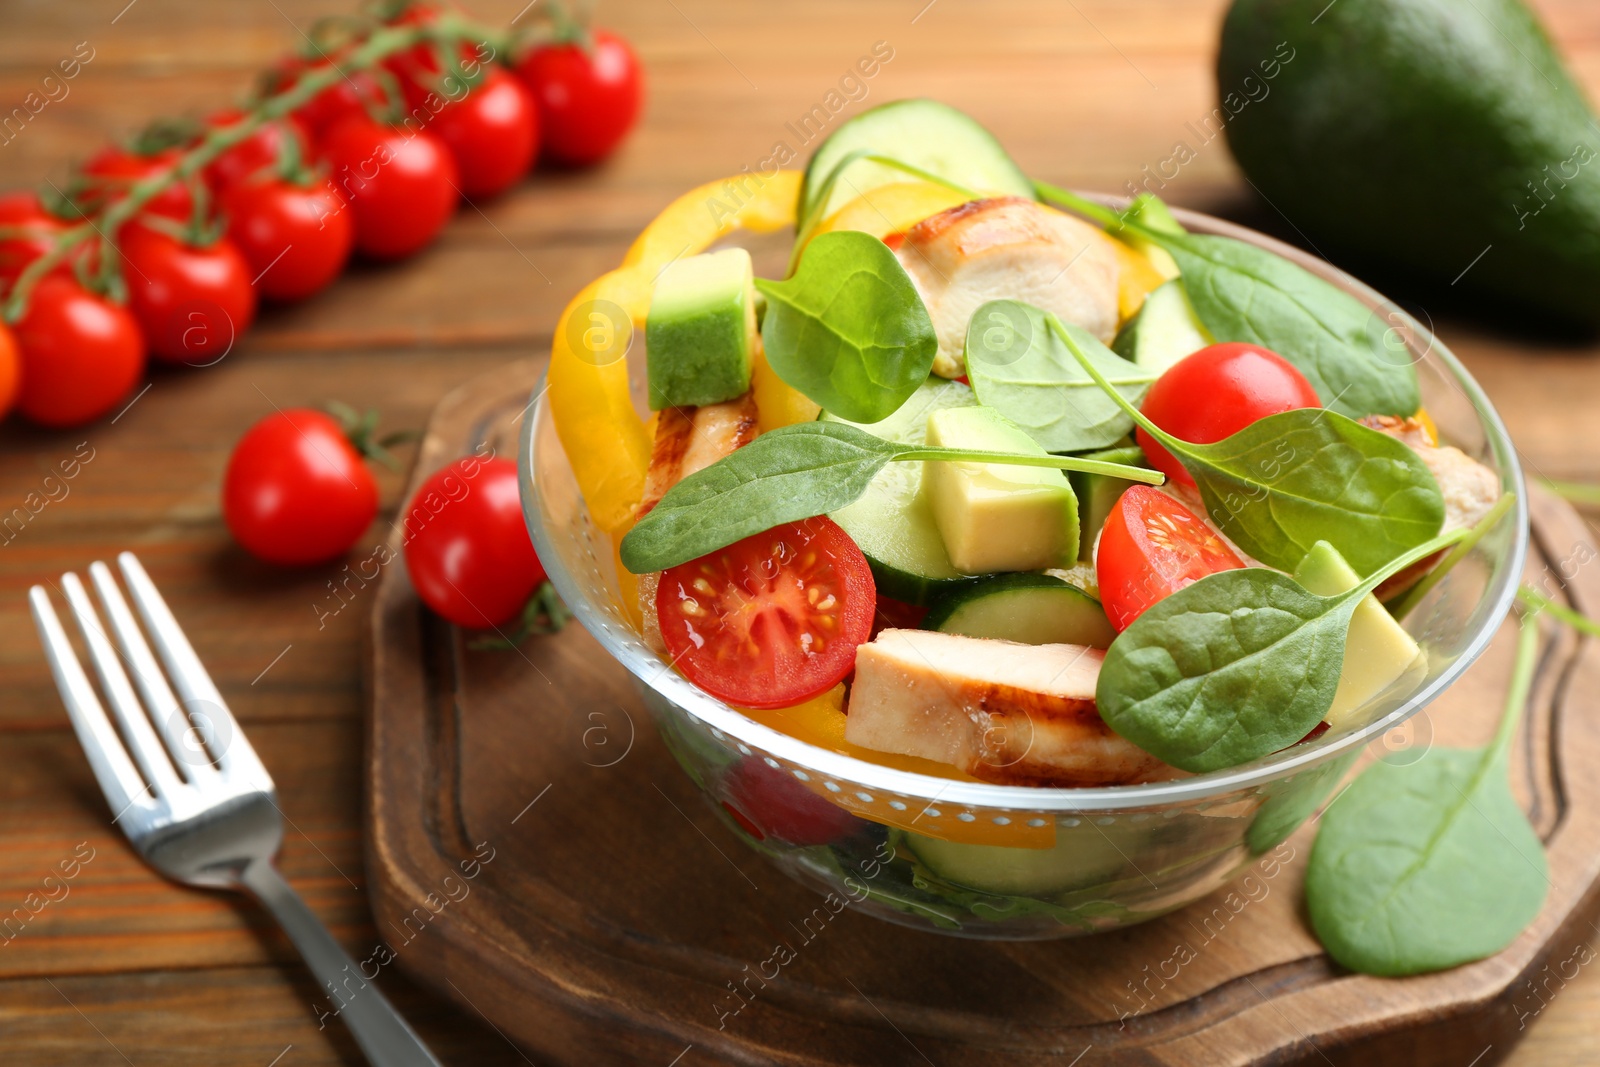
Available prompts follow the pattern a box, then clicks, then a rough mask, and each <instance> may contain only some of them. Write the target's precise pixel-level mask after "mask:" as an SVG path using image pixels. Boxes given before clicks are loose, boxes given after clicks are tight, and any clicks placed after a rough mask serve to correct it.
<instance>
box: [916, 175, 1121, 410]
mask: <svg viewBox="0 0 1600 1067" xmlns="http://www.w3.org/2000/svg"><path fill="white" fill-rule="evenodd" d="M895 254H896V255H897V256H899V257H900V264H901V266H903V267H905V269H906V273H907V274H909V275H910V276H911V280H912V282H913V283H914V284H915V285H916V287H917V291H918V293H919V294H920V295H921V296H922V301H923V303H924V304H926V305H927V308H928V315H929V316H930V317H931V318H932V319H933V326H934V330H935V332H937V333H938V335H939V354H938V355H937V356H936V357H935V358H934V361H933V372H934V373H935V374H939V375H942V376H944V377H946V378H956V377H959V376H961V375H962V374H965V373H966V369H965V361H964V358H963V353H964V350H965V348H966V339H967V324H968V323H969V322H970V321H971V320H972V314H973V312H975V311H977V310H978V308H979V307H981V306H982V305H984V304H985V303H987V302H989V301H990V300H1000V299H1010V300H1021V301H1024V302H1026V303H1029V304H1032V305H1034V306H1035V307H1038V308H1041V309H1043V310H1045V311H1053V312H1055V313H1056V316H1057V317H1058V318H1060V319H1061V321H1062V322H1070V323H1072V324H1074V325H1076V326H1081V327H1083V328H1084V329H1085V330H1088V331H1089V332H1090V333H1092V334H1094V335H1095V336H1096V337H1098V338H1099V339H1100V340H1102V341H1110V340H1111V337H1112V334H1114V333H1115V332H1116V329H1117V257H1116V253H1115V252H1114V251H1113V250H1112V247H1111V244H1110V242H1109V241H1107V240H1106V238H1105V237H1104V236H1103V235H1102V234H1101V233H1100V232H1099V231H1098V230H1096V229H1095V228H1094V227H1093V226H1091V225H1089V224H1088V223H1086V222H1083V221H1081V220H1079V219H1075V218H1073V217H1071V216H1070V215H1064V214H1062V213H1061V212H1059V211H1052V210H1050V209H1049V208H1046V207H1042V206H1040V205H1039V204H1036V203H1034V202H1033V201H1031V200H1023V199H1021V198H1020V197H1004V198H1000V199H993V200H974V201H972V202H971V203H967V204H961V205H959V206H957V207H953V208H950V209H949V210H947V211H941V212H940V213H939V214H937V215H934V216H932V217H931V218H927V219H924V220H923V221H922V222H919V223H918V224H917V225H915V226H913V227H912V228H911V229H910V230H908V231H906V235H905V240H904V241H903V242H902V243H901V245H900V247H899V248H898V249H897V250H896V252H895Z"/></svg>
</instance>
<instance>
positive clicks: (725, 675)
mask: <svg viewBox="0 0 1600 1067" xmlns="http://www.w3.org/2000/svg"><path fill="white" fill-rule="evenodd" d="M876 600H877V589H876V587H875V586H874V584H873V581H872V571H871V570H870V569H869V568H868V567H867V559H866V557H865V556H863V555H862V554H861V550H860V549H859V548H857V547H856V544H855V542H854V541H852V540H850V536H849V535H848V534H846V533H845V532H844V531H843V530H841V529H840V528H839V527H838V525H837V524H835V523H834V522H833V521H832V520H830V519H826V518H815V519H807V520H805V521H804V522H791V523H786V524H784V525H782V526H778V527H774V528H773V529H771V530H768V531H766V532H765V533H759V534H755V535H754V536H752V537H747V538H745V539H744V540H743V541H739V542H737V543H735V544H732V545H729V546H728V547H727V548H723V549H719V550H718V551H716V552H712V553H711V554H709V555H706V556H702V557H701V558H699V559H696V560H690V561H689V562H688V563H683V564H679V565H678V566H676V567H673V568H671V569H670V570H667V571H665V572H663V573H662V575H661V587H660V589H659V590H658V591H657V593H656V617H657V619H658V620H659V622H660V623H661V634H662V637H663V639H664V640H665V641H666V644H667V653H668V658H669V659H670V660H671V662H672V663H673V665H674V666H676V667H677V668H678V669H679V670H680V671H682V672H683V674H684V676H685V677H686V678H688V679H689V680H690V681H691V682H693V683H694V684H695V685H698V686H699V687H700V688H701V689H704V690H705V691H706V692H708V693H710V694H711V695H712V696H714V697H717V698H718V699H720V700H725V701H727V702H728V703H730V704H737V705H739V706H741V707H747V708H783V707H788V706H790V705H791V704H798V703H800V702H801V701H802V700H808V699H810V698H811V697H814V696H816V695H817V694H818V693H821V692H824V691H826V690H828V689H831V688H833V687H834V686H835V685H837V684H838V683H839V682H840V681H841V680H842V679H843V678H844V676H845V675H847V674H849V673H850V671H851V669H852V668H853V667H854V666H855V662H856V646H857V645H860V644H863V643H864V642H866V641H867V640H868V639H869V638H870V637H871V634H872V618H873V611H874V607H875V604H876Z"/></svg>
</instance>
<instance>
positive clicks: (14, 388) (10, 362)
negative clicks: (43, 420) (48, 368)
mask: <svg viewBox="0 0 1600 1067" xmlns="http://www.w3.org/2000/svg"><path fill="white" fill-rule="evenodd" d="M21 386H22V354H21V353H20V352H18V351H17V340H16V338H15V337H13V336H11V331H10V330H8V329H6V328H5V327H4V326H0V419H3V418H5V417H6V415H7V414H8V413H9V412H10V411H11V407H12V405H13V404H15V403H16V402H17V393H18V392H19V391H20V390H21Z"/></svg>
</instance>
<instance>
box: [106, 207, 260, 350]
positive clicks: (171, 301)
mask: <svg viewBox="0 0 1600 1067" xmlns="http://www.w3.org/2000/svg"><path fill="white" fill-rule="evenodd" d="M120 247H121V249H122V254H123V256H124V257H126V260H127V268H128V269H127V270H126V271H125V272H124V274H123V277H124V279H125V280H126V281H127V284H128V306H129V307H130V308H131V309H132V311H133V314H134V317H135V318H136V319H138V320H139V328H140V329H141V330H143V331H144V336H145V340H147V341H148V342H149V343H150V353H151V355H153V356H155V357H156V358H157V359H163V360H167V361H168V362H172V363H190V364H196V365H206V364H210V363H215V362H216V361H217V360H219V359H221V358H222V357H223V356H225V355H227V354H228V351H229V350H230V349H231V348H232V347H233V343H234V341H235V340H236V339H237V338H238V337H239V336H240V335H242V334H243V333H244V332H245V331H246V330H247V329H249V328H250V323H251V322H252V321H254V319H255V315H256V294H255V290H254V289H252V288H251V287H250V266H249V264H247V263H246V262H245V259H244V256H242V255H240V254H239V250H238V249H237V248H235V247H234V245H233V242H232V241H230V240H228V239H227V238H226V237H223V238H219V239H218V240H216V241H213V242H212V243H211V244H209V245H205V246H203V247H201V246H196V245H187V244H184V243H183V242H182V241H179V240H177V239H176V238H173V237H169V236H167V235H166V234H164V233H159V232H157V231H155V230H153V229H150V228H149V227H146V226H139V225H133V226H128V227H126V228H125V229H124V230H123V231H122V240H121V242H120Z"/></svg>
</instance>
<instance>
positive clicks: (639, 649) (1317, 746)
mask: <svg viewBox="0 0 1600 1067" xmlns="http://www.w3.org/2000/svg"><path fill="white" fill-rule="evenodd" d="M1082 195H1084V196H1087V197H1091V198H1092V199H1095V200H1097V201H1099V202H1101V203H1105V204H1107V205H1108V206H1113V207H1121V206H1125V205H1126V204H1127V203H1128V200H1129V198H1128V197H1123V196H1113V195H1107V194H1098V193H1089V192H1086V193H1083V194H1082ZM1172 211H1173V215H1174V216H1175V217H1176V218H1177V219H1178V221H1179V222H1181V223H1183V225H1184V226H1185V228H1186V229H1189V230H1192V231H1194V232H1197V233H1207V234H1216V235H1219V236H1225V237H1233V238H1236V239H1239V240H1242V241H1246V242H1247V243H1250V244H1253V245H1256V246H1257V247H1260V248H1264V249H1267V250H1268V251H1271V252H1274V253H1276V254H1278V255H1280V256H1283V257H1284V258H1285V259H1288V260H1290V261H1292V262H1294V263H1296V264H1298V265H1300V266H1302V267H1305V268H1306V269H1307V270H1310V271H1311V272H1312V273H1314V274H1316V275H1318V276H1319V277H1322V278H1323V279H1324V280H1326V281H1329V282H1332V283H1333V284H1335V285H1336V286H1339V287H1341V288H1343V289H1344V290H1345V291H1347V292H1349V293H1350V294H1351V295H1352V296H1355V297H1356V298H1357V299H1358V300H1361V301H1362V302H1363V303H1364V304H1366V305H1367V306H1369V307H1371V308H1373V309H1374V310H1377V309H1378V308H1388V309H1390V311H1391V312H1392V314H1393V315H1395V316H1398V317H1399V318H1400V319H1401V320H1402V321H1403V323H1404V325H1405V326H1406V327H1407V328H1408V329H1409V330H1410V331H1411V332H1412V334H1413V336H1414V337H1415V338H1417V339H1418V340H1419V341H1426V342H1427V347H1426V350H1425V352H1424V356H1427V355H1437V356H1438V358H1439V360H1440V362H1441V363H1442V364H1443V365H1444V367H1445V369H1446V370H1448V371H1449V375H1448V378H1453V384H1454V385H1455V386H1456V387H1457V388H1459V389H1460V390H1461V392H1462V393H1463V395H1464V396H1465V397H1466V399H1467V400H1468V401H1469V402H1470V403H1471V404H1472V406H1473V408H1474V410H1475V411H1476V412H1477V414H1478V417H1479V420H1480V422H1481V424H1482V428H1483V430H1484V432H1485V435H1486V437H1487V442H1488V445H1489V448H1490V450H1491V452H1492V454H1493V456H1494V459H1495V462H1496V464H1497V465H1498V467H1499V472H1498V473H1499V474H1500V479H1501V484H1502V486H1507V487H1508V488H1509V489H1510V491H1512V492H1514V493H1515V494H1516V499H1515V502H1514V504H1513V507H1512V515H1513V517H1514V522H1515V525H1514V527H1513V530H1512V543H1511V546H1510V552H1509V559H1508V560H1507V564H1506V565H1505V566H1504V567H1503V568H1501V570H1500V572H1499V573H1498V574H1497V575H1496V577H1495V579H1494V581H1493V582H1492V583H1491V585H1490V587H1489V588H1488V589H1487V590H1486V591H1485V599H1486V600H1488V601H1489V603H1490V609H1489V611H1488V613H1487V614H1486V615H1485V616H1484V619H1483V623H1482V624H1481V626H1480V627H1479V629H1478V630H1477V632H1475V633H1473V634H1472V635H1471V637H1470V639H1469V640H1468V642H1467V644H1466V647H1465V648H1463V649H1462V651H1461V652H1460V654H1459V655H1457V656H1456V657H1455V659H1454V660H1453V661H1452V662H1451V663H1449V664H1448V665H1447V666H1446V667H1445V668H1444V670H1443V671H1441V672H1440V674H1439V676H1438V677H1437V678H1435V679H1434V680H1433V681H1432V682H1430V683H1429V684H1427V685H1425V686H1423V687H1422V688H1420V689H1418V690H1417V691H1416V692H1414V693H1412V694H1411V696H1410V697H1408V698H1407V699H1406V701H1405V702H1404V703H1403V704H1401V705H1400V706H1399V707H1397V708H1395V709H1394V710H1392V711H1391V712H1389V713H1388V714H1387V715H1383V716H1381V717H1379V718H1377V719H1375V720H1373V721H1372V722H1370V723H1368V724H1367V725H1366V726H1364V727H1362V728H1361V729H1359V730H1355V731H1352V732H1350V733H1348V734H1343V735H1340V736H1337V737H1333V738H1331V739H1329V740H1327V741H1319V742H1314V743H1312V744H1309V745H1303V746H1301V745H1296V746H1292V747H1290V748H1288V749H1284V750H1282V751H1281V752H1277V753H1273V754H1271V755H1268V756H1264V757H1262V758H1261V759H1258V760H1255V761H1253V762H1251V763H1246V764H1241V765H1240V766H1237V767H1229V768H1226V769H1224V770H1219V771H1210V772H1207V773H1205V774H1197V775H1193V776H1190V777H1187V778H1179V779H1175V780H1171V781H1164V782H1150V783H1145V784H1140V785H1120V786H1092V787H1041V786H1025V785H996V784H991V783H988V782H964V781H958V780H955V779H949V778H940V777H936V776H934V775H928V774H921V773H918V772H915V771H904V770H899V769H897V768H893V767H887V766H884V765H882V764H879V763H873V762H872V761H870V760H865V759H861V758H858V757H856V756H848V755H845V754H843V753H840V752H834V751H832V750H830V749H826V748H822V747H820V746H818V745H814V744H812V743H811V742H809V741H804V740H801V739H800V738H798V737H794V736H793V735H790V734H786V733H784V732H783V731H781V730H777V729H774V728H773V727H770V726H766V725H764V724H762V723H759V722H757V721H755V720H754V719H752V718H750V717H749V716H747V715H745V714H744V713H743V712H741V711H739V710H738V709H736V708H734V707H732V706H731V705H729V704H725V703H723V702H722V701H720V700H718V699H716V698H715V697H713V696H711V695H710V694H708V693H706V692H704V691H703V690H701V689H699V688H698V687H697V686H695V685H694V684H693V683H692V682H690V681H689V680H688V679H686V678H684V677H683V676H682V675H680V674H678V673H677V672H676V671H673V670H670V669H669V668H668V665H667V664H665V663H663V662H662V660H661V658H660V656H658V655H657V654H656V653H655V652H654V651H653V650H652V649H650V648H649V646H647V645H646V644H645V643H644V641H643V638H642V637H640V635H639V634H637V633H636V632H634V631H633V629H632V627H614V626H613V625H612V624H611V622H610V620H608V619H605V618H603V617H602V615H601V612H600V611H599V609H598V608H597V607H596V606H595V605H594V603H593V602H592V601H591V600H590V598H589V596H588V595H587V593H586V590H585V589H584V588H583V587H582V586H580V585H579V584H578V582H577V581H576V580H575V579H574V577H573V576H572V575H571V574H570V573H569V572H568V571H567V569H566V567H565V566H564V565H563V564H562V563H561V561H560V557H559V556H558V555H557V554H556V552H555V551H554V548H555V543H554V540H553V538H552V535H551V532H550V531H549V530H548V529H547V528H546V526H545V523H544V517H543V515H542V513H541V510H540V506H539V500H540V494H539V492H538V488H537V484H536V482H535V480H534V478H533V472H534V470H535V460H536V455H535V450H536V448H537V443H536V438H537V434H536V433H535V428H536V427H537V426H538V424H539V421H540V418H541V416H543V415H544V414H545V412H546V404H547V398H546V397H545V395H544V394H545V383H546V375H544V374H541V375H540V378H539V382H538V384H537V385H536V386H535V388H534V395H533V400H532V401H531V402H530V404H529V406H528V408H527V409H525V411H526V414H525V415H524V418H523V420H522V428H521V431H520V437H519V444H518V458H517V462H518V467H519V475H520V479H519V481H520V490H521V492H520V496H521V502H522V511H523V517H524V519H525V521H526V523H527V526H528V532H529V534H530V536H531V537H532V539H533V543H534V547H535V548H536V549H537V551H538V553H539V557H540V559H541V560H543V561H545V567H546V570H547V572H548V574H549V577H550V580H551V581H552V582H553V583H554V585H555V587H556V590H557V592H559V593H560V594H561V596H562V598H563V599H564V600H565V601H566V602H567V605H568V607H569V608H570V609H571V610H572V612H573V614H574V615H575V616H576V617H577V619H578V621H579V622H581V623H582V624H583V626H584V628H585V629H586V630H588V631H589V633H590V634H591V635H592V636H593V637H594V638H595V640H596V641H598V642H599V643H600V645H601V647H603V648H604V649H605V650H606V652H607V653H608V654H609V655H610V656H611V657H612V658H613V659H615V660H617V661H618V662H619V663H621V664H622V665H623V666H624V667H625V668H627V669H628V670H629V671H630V672H631V673H632V674H633V675H634V676H635V677H636V678H637V679H638V680H639V681H640V682H641V683H643V684H644V685H646V686H648V687H649V688H651V689H653V690H654V691H655V692H656V693H657V695H659V696H660V697H662V698H663V699H664V700H666V701H668V702H669V703H670V704H672V705H674V706H676V707H679V708H681V709H683V710H684V711H685V712H687V713H688V714H689V715H690V716H691V717H693V718H695V719H697V720H699V721H700V722H701V723H703V724H704V725H705V726H706V727H707V728H709V729H710V730H711V731H712V732H713V735H714V736H717V738H718V740H723V739H724V737H723V735H726V736H727V737H731V738H733V739H734V740H736V741H738V742H742V743H743V744H744V745H748V746H750V747H751V748H752V749H758V750H760V751H761V752H763V753H765V754H767V755H770V756H773V757H776V758H779V759H782V760H785V761H787V762H788V763H789V764H791V765H793V766H794V767H796V768H802V769H804V770H805V771H809V772H812V773H815V774H818V775H821V776H823V777H824V779H826V780H829V781H833V780H837V782H841V783H849V784H851V785H860V786H864V787H867V788H874V789H880V790H883V791H885V792H890V793H895V794H898V795H901V796H906V797H911V798H915V799H917V800H922V801H926V802H927V803H929V804H932V803H934V802H938V803H941V804H947V805H951V806H956V807H962V808H968V809H972V808H980V809H1004V810H1006V811H1038V812H1041V813H1051V814H1055V813H1073V812H1101V811H1134V810H1138V809H1145V808H1153V807H1164V806H1170V805H1181V804H1192V803H1196V802H1199V801H1203V800H1206V799H1208V798H1211V797H1215V796H1218V795H1220V794H1227V793H1233V792H1236V791H1239V790H1243V789H1248V788H1252V787H1256V786H1262V785H1267V784H1270V783H1274V782H1278V781H1281V780H1284V779H1287V778H1289V777H1292V776H1293V775H1295V774H1297V773H1299V772H1301V771H1306V770H1310V769H1312V768H1314V767H1317V766H1319V765H1321V764H1324V763H1327V762H1329V761H1331V760H1334V759H1337V758H1338V757H1340V756H1342V755H1345V754H1348V753H1354V752H1355V751H1356V750H1357V749H1359V748H1361V747H1364V746H1365V745H1366V744H1368V743H1369V742H1370V741H1372V740H1373V739H1374V738H1376V737H1378V736H1380V735H1382V734H1383V733H1386V732H1387V731H1389V730H1391V729H1393V728H1394V727H1395V726H1397V725H1399V724H1400V723H1403V722H1405V721H1406V720H1407V719H1409V718H1411V717H1412V716H1413V715H1415V714H1416V713H1417V712H1418V711H1421V710H1422V709H1423V708H1424V707H1426V706H1427V705H1428V704H1430V703H1432V702H1433V700H1434V699H1436V698H1437V697H1438V695H1439V694H1440V693H1442V692H1443V691H1444V690H1445V689H1447V688H1449V687H1450V686H1451V685H1453V684H1455V682H1456V681H1457V680H1458V679H1459V678H1460V677H1461V676H1462V675H1463V674H1465V673H1466V671H1467V669H1468V668H1469V667H1471V666H1472V664H1473V663H1474V662H1475V661H1476V660H1477V658H1478V657H1479V656H1480V655H1482V654H1483V651H1484V650H1485V649H1486V648H1487V647H1488V646H1489V643H1490V642H1491V641H1492V640H1493V639H1494V636H1495V634H1496V632H1497V631H1498V630H1499V628H1500V625H1501V623H1502V622H1503V621H1504V619H1505V617H1506V615H1507V614H1508V613H1509V612H1510V610H1511V606H1512V603H1513V602H1514V601H1515V599H1516V595H1517V588H1518V585H1519V583H1520V582H1521V577H1522V573H1523V570H1524V568H1525V566H1526V563H1527V553H1528V543H1529V529H1528V499H1527V486H1526V483H1525V480H1524V477H1523V472H1522V465H1521V463H1520V462H1519V461H1518V459H1517V451H1516V446H1515V445H1514V444H1513V443H1512V441H1511V436H1510V434H1509V433H1508V431H1507V430H1506V427H1505V424H1504V422H1503V421H1502V420H1501V418H1500V414H1499V412H1498V411H1496V410H1495V407H1494V404H1493V403H1492V402H1491V401H1490V400H1489V397H1488V395H1487V394H1485V393H1484V391H1483V388H1482V387H1481V386H1480V385H1479V384H1478V382H1477V380H1476V379H1474V378H1473V376H1472V375H1471V373H1470V372H1468V370H1467V369H1466V367H1465V366H1463V365H1462V363H1461V361H1460V360H1459V359H1458V358H1457V357H1456V355H1455V353H1453V352H1451V351H1450V349H1449V348H1448V347H1446V346H1445V344H1444V343H1443V342H1442V341H1440V340H1439V338H1438V337H1437V336H1436V335H1435V334H1434V333H1433V331H1432V330H1431V329H1428V328H1426V327H1424V326H1422V325H1421V324H1420V323H1419V322H1417V320H1416V319H1414V318H1413V317H1412V316H1411V315H1409V314H1407V313H1406V312H1404V311H1403V310H1400V309H1399V308H1398V306H1397V305H1395V304H1394V302H1393V301H1391V300H1389V299H1388V298H1386V297H1384V296H1383V295H1382V294H1381V293H1379V292H1378V291H1377V290H1375V289H1373V288H1372V287H1370V286H1368V285H1366V284H1365V283H1363V282H1361V281H1360V280H1358V279H1356V278H1355V277H1353V276H1351V275H1350V274H1347V273H1346V272H1345V271H1343V270H1340V269H1339V268H1338V267H1335V266H1334V265H1333V264H1331V263H1329V262H1327V261H1326V260H1323V259H1320V258H1318V257H1316V256H1313V255H1311V254H1309V253H1307V252H1305V251H1303V250H1301V249H1299V248H1296V247H1294V246H1292V245H1289V244H1286V243H1285V242H1283V241H1279V240H1277V239H1276V238H1273V237H1269V236H1267V235H1266V234H1263V233H1259V232H1257V231H1255V230H1252V229H1249V228H1248V227H1245V226H1241V225H1239V224H1237V223H1232V222H1228V221H1227V220H1224V219H1219V218H1215V217H1213V216H1211V215H1206V214H1203V213H1201V212H1197V211H1192V210H1188V209H1184V208H1173V209H1172ZM1417 358H1418V359H1421V358H1423V357H1422V356H1419V357H1417ZM1508 483H1509V484H1508ZM618 631H624V632H620V633H619V632H618ZM797 773H798V772H797Z"/></svg>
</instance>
